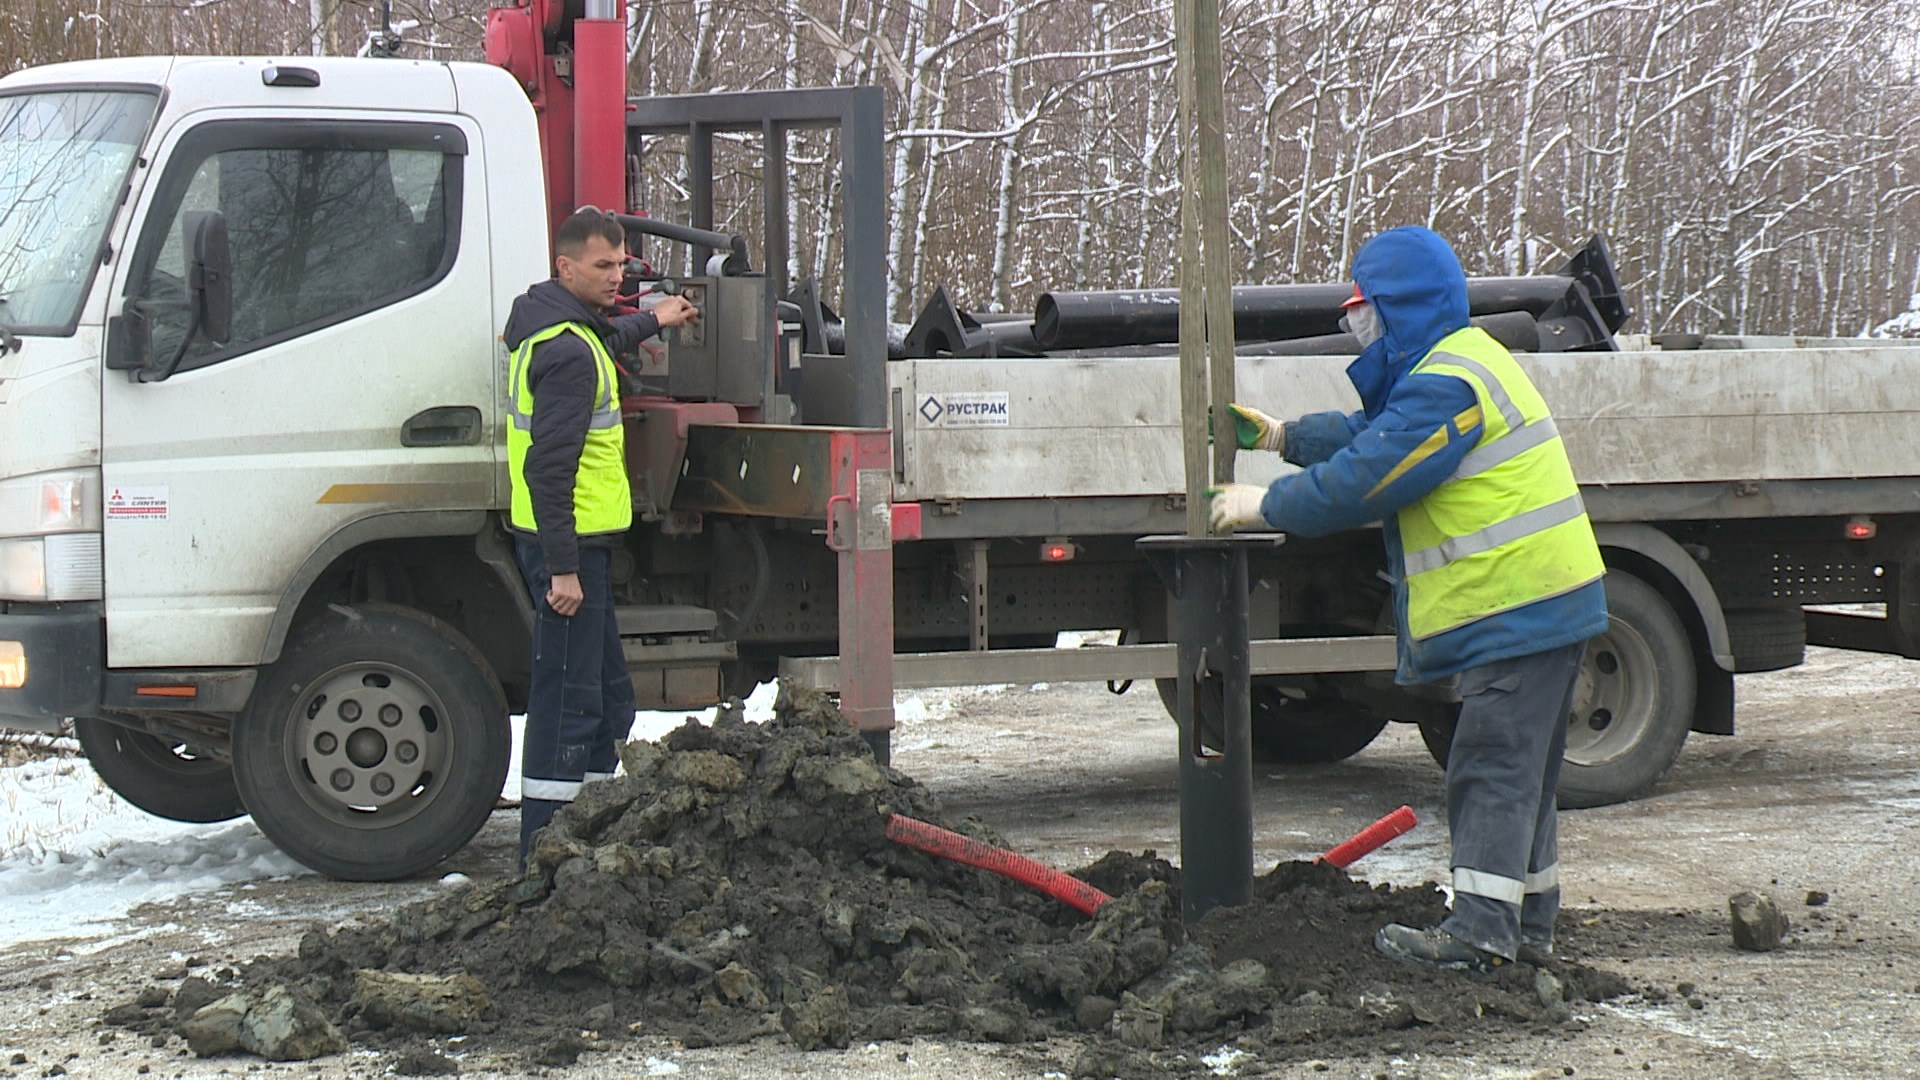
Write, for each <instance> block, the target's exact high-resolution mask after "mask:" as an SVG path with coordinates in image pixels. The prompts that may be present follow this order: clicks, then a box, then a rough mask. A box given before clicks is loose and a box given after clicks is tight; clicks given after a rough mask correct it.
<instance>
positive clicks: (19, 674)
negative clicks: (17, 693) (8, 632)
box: [0, 641, 27, 690]
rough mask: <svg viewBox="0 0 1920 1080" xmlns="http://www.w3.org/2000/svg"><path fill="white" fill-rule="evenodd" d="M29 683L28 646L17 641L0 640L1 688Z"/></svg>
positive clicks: (19, 686) (6, 688)
mask: <svg viewBox="0 0 1920 1080" xmlns="http://www.w3.org/2000/svg"><path fill="white" fill-rule="evenodd" d="M25 685H27V648H26V646H25V645H22V644H21V643H19V642H17V641H0V690H18V689H20V688H21V687H23V686H25Z"/></svg>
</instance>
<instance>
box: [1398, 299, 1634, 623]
mask: <svg viewBox="0 0 1920 1080" xmlns="http://www.w3.org/2000/svg"><path fill="white" fill-rule="evenodd" d="M1411 373H1412V374H1435V375H1452V376H1455V377H1457V378H1460V379H1464V380H1465V381H1466V383H1467V385H1469V386H1471V387H1473V394H1474V397H1475V398H1476V399H1478V406H1477V408H1478V409H1479V411H1480V424H1481V427H1480V439H1479V441H1478V442H1477V443H1476V444H1475V445H1474V448H1473V449H1472V450H1471V451H1469V452H1468V454H1467V456H1466V457H1465V458H1463V459H1461V461H1460V465H1459V467H1458V468H1456V469H1455V470H1454V473H1453V475H1452V476H1451V477H1448V478H1447V480H1446V481H1445V482H1444V483H1442V484H1441V485H1440V486H1439V487H1437V488H1435V489H1434V490H1433V491H1431V492H1429V493H1428V494H1427V495H1426V496H1425V497H1424V498H1422V499H1420V500H1419V501H1417V502H1415V503H1413V504H1412V505H1410V506H1407V507H1405V508H1404V509H1402V510H1401V511H1400V512H1399V526H1400V544H1401V551H1402V554H1403V556H1404V560H1405V572H1406V582H1407V632H1408V635H1409V636H1410V637H1412V638H1413V639H1414V640H1420V639H1423V638H1428V637H1432V636H1434V635H1435V634H1442V633H1445V632H1447V631H1449V630H1453V629H1456V628H1458V627H1461V626H1464V625H1466V624H1467V623H1470V622H1473V621H1474V620H1476V619H1483V618H1486V617H1487V616H1489V615H1495V614H1498V613H1499V612H1502V611H1508V610H1511V609H1513V608H1517V607H1521V606H1524V605H1526V604H1531V603H1533V602H1535V601H1537V600H1545V599H1547V598H1549V597H1553V596H1559V595H1561V594H1564V593H1569V592H1572V591H1573V590H1575V589H1578V588H1580V587H1581V586H1583V585H1586V584H1588V583H1589V582H1592V581H1596V580H1598V579H1599V578H1600V577H1601V576H1602V575H1604V574H1605V573H1606V565H1605V563H1603V562H1602V561H1601V558H1600V548H1599V546H1598V545H1597V544H1596V543H1595V542H1594V539H1593V523H1592V522H1591V521H1589V520H1588V519H1587V510H1586V505H1585V504H1584V503H1583V502H1582V501H1581V499H1580V488H1579V485H1578V484H1576V483H1575V482H1574V478H1573V466H1572V465H1571V464H1570V463H1569V462H1568V461H1567V451H1566V446H1565V445H1564V444H1563V443H1562V442H1561V441H1560V433H1559V432H1558V431H1557V430H1555V428H1554V426H1553V416H1552V415H1551V414H1550V413H1549V412H1548V410H1547V403H1546V401H1545V400H1544V399H1543V398H1541V396H1540V392H1539V391H1538V390H1536V389H1534V385H1533V381H1532V380H1531V379H1529V378H1527V375H1526V372H1524V371H1522V370H1521V368H1520V365H1519V364H1518V363H1516V362H1515V361H1514V359H1513V356H1512V354H1511V353H1509V352H1507V350H1506V349H1505V348H1503V347H1502V346H1501V345H1500V344H1499V343H1498V342H1496V341H1494V340H1493V338H1491V337H1489V336H1488V335H1487V334H1486V332H1485V331H1483V330H1480V329H1478V328H1475V327H1469V328H1467V329H1465V330H1458V331H1455V332H1454V333H1452V334H1449V335H1447V336H1446V337H1445V338H1443V339H1441V341H1440V343H1439V344H1438V345H1435V346H1434V347H1433V350H1432V351H1431V352H1429V353H1428V354H1427V355H1426V356H1425V357H1423V358H1422V359H1421V361H1420V362H1419V363H1418V364H1415V365H1414V366H1413V371H1412V372H1411ZM1466 426H1467V427H1471V426H1472V425H1471V422H1469V423H1467V424H1466Z"/></svg>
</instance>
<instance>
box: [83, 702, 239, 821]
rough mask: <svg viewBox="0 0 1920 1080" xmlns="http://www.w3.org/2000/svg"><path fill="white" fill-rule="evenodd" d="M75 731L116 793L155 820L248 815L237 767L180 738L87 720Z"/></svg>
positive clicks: (90, 760)
mask: <svg viewBox="0 0 1920 1080" xmlns="http://www.w3.org/2000/svg"><path fill="white" fill-rule="evenodd" d="M73 733H74V735H75V736H76V737H78V738H79V740H80V748H81V749H82V750H85V751H86V752H87V764H89V765H91V766H93V771H94V772H96V773H98V774H100V779H101V780H102V781H104V782H105V783H106V785H107V786H108V787H109V788H112V789H113V793H114V794H115V795H118V796H120V797H121V798H123V799H125V800H127V801H128V802H129V803H132V804H133V805H134V806H137V807H139V808H140V809H142V810H145V811H146V812H147V813H149V814H152V815H153V816H155V817H163V818H166V819H167V820H169V821H190V822H194V823H197V824H204V823H207V822H212V821H228V820H231V819H233V818H237V817H239V816H240V815H242V814H244V813H246V812H247V808H246V807H245V806H242V805H241V803H240V792H239V791H237V790H235V788H234V786H233V768H232V766H229V765H228V764H227V763H226V762H224V761H220V760H218V759H216V758H214V757H212V756H210V755H206V754H202V753H198V752H196V751H195V750H194V749H193V748H192V747H191V746H188V745H186V744H185V743H183V742H181V741H180V740H178V739H174V738H170V737H167V736H163V735H153V734H150V733H148V732H145V731H135V730H133V729H132V728H128V727H122V726H120V725H119V724H114V723H109V722H108V721H105V720H95V719H86V718H76V719H75V720H74V722H73Z"/></svg>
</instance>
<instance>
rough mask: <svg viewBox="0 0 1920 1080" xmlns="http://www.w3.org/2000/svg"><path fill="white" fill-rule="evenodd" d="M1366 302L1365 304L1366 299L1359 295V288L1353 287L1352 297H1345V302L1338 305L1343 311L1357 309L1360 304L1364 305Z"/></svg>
mask: <svg viewBox="0 0 1920 1080" xmlns="http://www.w3.org/2000/svg"><path fill="white" fill-rule="evenodd" d="M1366 302H1367V298H1366V297H1365V296H1364V295H1362V294H1361V292H1360V286H1358V285H1355V286H1354V287H1353V295H1352V296H1349V297H1347V302H1346V303H1344V304H1341V305H1340V310H1342V311H1345V310H1346V309H1348V308H1350V307H1358V306H1360V305H1361V304H1364V303H1366Z"/></svg>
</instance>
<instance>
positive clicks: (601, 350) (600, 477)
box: [507, 322, 633, 536]
mask: <svg viewBox="0 0 1920 1080" xmlns="http://www.w3.org/2000/svg"><path fill="white" fill-rule="evenodd" d="M568 333H570V334H574V335H575V336H577V337H579V338H580V340H582V341H584V342H586V344H587V352H588V353H589V354H590V355H591V356H592V357H593V372H594V379H593V413H592V417H591V419H589V420H588V422H587V439H586V443H585V445H583V446H582V447H581V449H580V469H579V471H578V472H577V473H575V474H574V479H573V528H574V531H575V532H576V533H578V534H579V535H582V536H589V535H592V534H595V533H613V532H621V531H623V530H625V529H626V528H627V527H628V526H630V525H632V524H633V493H632V488H631V487H629V485H628V482H627V438H626V429H625V427H624V426H622V424H621V422H620V373H619V369H617V368H615V367H614V366H613V357H612V356H610V355H608V353H607V346H606V343H605V342H603V341H601V340H600V335H599V334H596V333H594V332H593V330H592V328H591V327H587V326H583V325H581V324H579V323H570V322H568V323H558V324H555V325H553V326H549V327H547V328H546V329H544V330H541V331H540V332H538V333H536V334H534V335H532V336H531V337H529V338H527V339H526V340H525V341H522V342H521V343H520V347H519V348H517V349H515V350H513V355H512V356H511V357H510V358H509V360H508V365H507V473H508V475H509V476H510V477H511V478H512V480H513V503H512V509H511V511H510V516H511V520H512V521H513V526H514V528H516V529H522V530H525V531H527V532H539V531H540V530H539V525H538V523H537V522H536V521H535V520H534V516H533V496H532V494H531V492H529V491H528V490H527V475H526V465H527V451H528V450H529V449H531V448H532V446H533V410H534V407H535V404H536V402H535V400H534V396H533V389H532V388H531V387H530V386H528V385H527V373H528V369H529V368H531V367H532V365H533V350H534V347H535V346H536V345H539V344H541V343H542V342H545V341H550V340H552V339H553V338H556V337H558V336H560V335H561V334H568Z"/></svg>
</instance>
